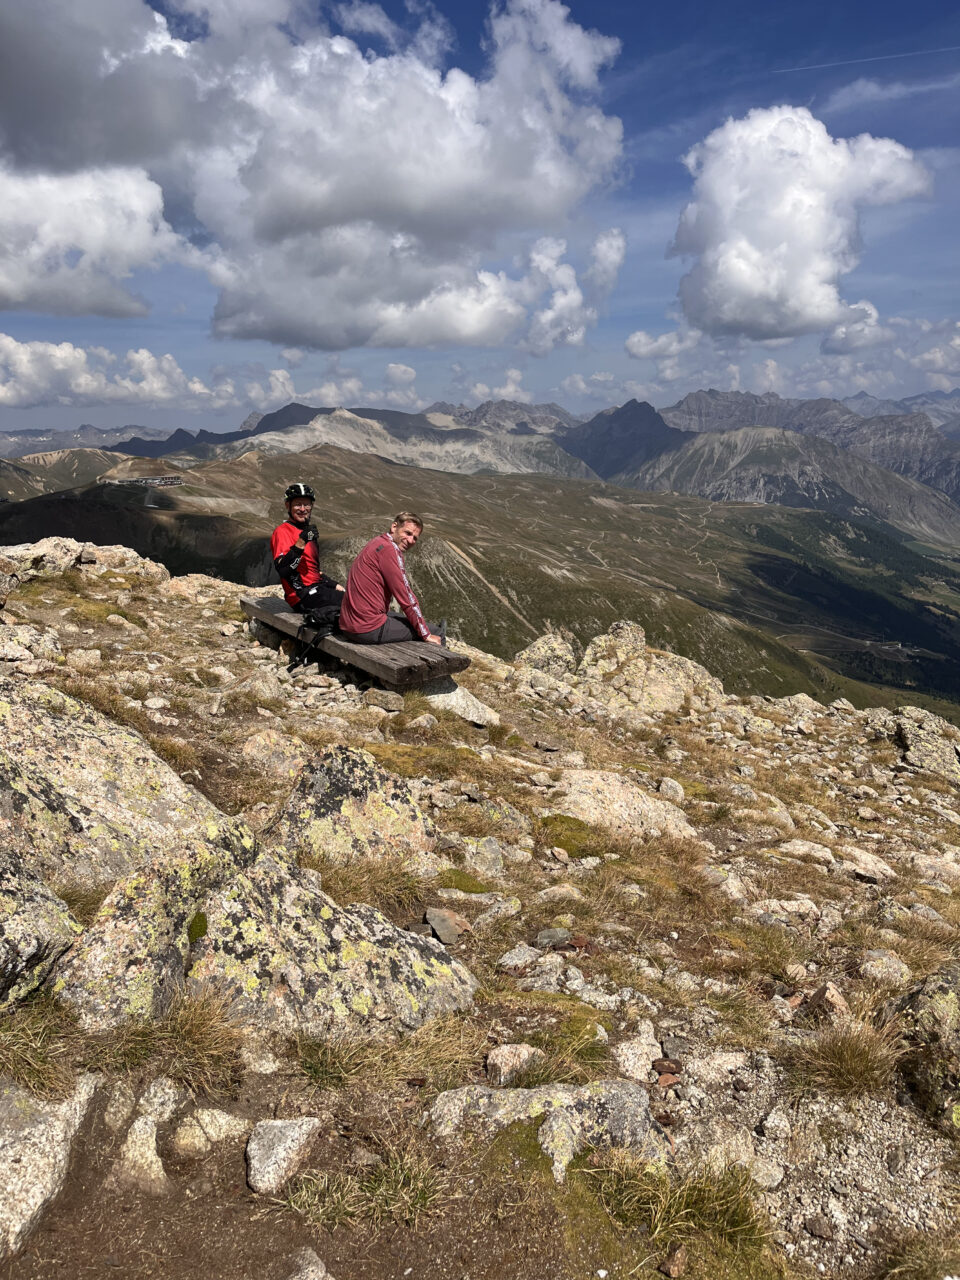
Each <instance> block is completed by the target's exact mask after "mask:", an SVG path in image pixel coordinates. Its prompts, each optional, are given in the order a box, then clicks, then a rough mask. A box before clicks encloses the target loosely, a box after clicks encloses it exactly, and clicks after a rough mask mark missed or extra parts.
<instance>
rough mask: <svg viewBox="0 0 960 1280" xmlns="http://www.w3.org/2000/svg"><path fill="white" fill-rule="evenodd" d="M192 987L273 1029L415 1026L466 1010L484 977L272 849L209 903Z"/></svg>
mask: <svg viewBox="0 0 960 1280" xmlns="http://www.w3.org/2000/svg"><path fill="white" fill-rule="evenodd" d="M204 915H205V917H206V926H207V928H206V933H205V935H204V936H203V937H202V938H200V939H199V941H198V942H197V943H196V944H195V946H194V949H193V955H194V962H193V964H192V966H191V969H190V974H189V979H188V989H189V990H190V991H192V992H202V991H205V990H208V989H210V988H212V989H214V990H217V991H224V992H226V993H227V994H228V995H229V996H231V997H232V1000H233V1006H234V1010H235V1012H236V1015H237V1017H238V1018H239V1019H240V1020H241V1021H243V1022H244V1023H246V1024H247V1025H252V1026H255V1027H258V1028H262V1029H264V1030H269V1031H282V1032H291V1031H303V1032H305V1033H306V1034H308V1035H322V1034H326V1033H329V1032H330V1031H333V1030H343V1031H348V1032H364V1033H369V1032H374V1031H379V1030H382V1031H408V1030H412V1029H414V1028H416V1027H419V1026H420V1025H421V1024H422V1023H424V1022H426V1021H427V1020H428V1019H429V1018H431V1017H435V1016H436V1015H437V1014H441V1013H447V1012H450V1011H452V1010H460V1009H465V1008H467V1007H468V1006H469V1005H470V1003H471V1000H472V995H473V991H474V988H475V986H476V981H475V979H474V978H473V976H472V975H471V974H470V973H469V972H468V970H467V969H465V968H464V967H463V965H461V964H458V963H457V962H456V961H454V960H452V959H451V957H450V956H449V955H448V954H447V952H446V951H445V950H444V949H443V947H442V946H441V945H440V943H439V942H435V941H434V940H433V939H431V938H427V937H423V936H421V935H419V934H413V933H406V932H404V931H403V930H401V929H397V928H396V927H395V926H394V925H392V924H391V923H390V921H389V920H387V919H386V917H385V916H383V915H381V913H380V912H379V911H375V910H374V909H373V907H368V906H364V905H363V904H361V903H357V904H354V905H353V906H351V907H340V906H338V905H337V904H336V903H335V902H334V901H333V899H332V898H329V897H327V895H326V894H325V893H324V892H323V890H322V888H321V880H320V876H319V875H318V874H317V873H316V872H315V871H310V870H307V869H305V868H301V867H297V866H295V865H293V864H291V863H286V862H282V861H280V860H279V859H278V858H276V857H273V856H270V855H263V856H261V857H260V858H259V859H258V860H257V862H256V864H255V865H254V866H253V867H251V868H250V870H249V871H247V872H244V873H242V874H240V875H238V876H237V877H236V878H235V879H234V880H233V881H232V882H231V883H230V884H228V885H226V886H225V887H224V888H222V889H220V890H219V891H218V892H217V893H216V894H214V895H213V896H212V897H211V898H210V899H208V901H207V902H206V903H205V904H204Z"/></svg>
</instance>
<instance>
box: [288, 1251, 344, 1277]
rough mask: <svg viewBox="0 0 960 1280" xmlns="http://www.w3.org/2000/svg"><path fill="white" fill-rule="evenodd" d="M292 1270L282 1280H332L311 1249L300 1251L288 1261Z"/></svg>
mask: <svg viewBox="0 0 960 1280" xmlns="http://www.w3.org/2000/svg"><path fill="white" fill-rule="evenodd" d="M290 1263H291V1265H292V1267H293V1270H292V1271H290V1272H289V1273H288V1274H287V1275H286V1276H285V1277H284V1280H334V1278H333V1276H332V1275H331V1274H330V1272H329V1271H328V1270H327V1268H326V1267H325V1266H324V1265H323V1263H322V1262H321V1261H320V1259H319V1257H318V1256H317V1255H316V1254H315V1253H314V1251H313V1250H312V1249H300V1250H299V1251H298V1252H297V1253H295V1254H294V1255H293V1257H292V1258H291V1259H290Z"/></svg>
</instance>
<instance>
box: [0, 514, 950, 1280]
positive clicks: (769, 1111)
mask: <svg viewBox="0 0 960 1280" xmlns="http://www.w3.org/2000/svg"><path fill="white" fill-rule="evenodd" d="M908 565H909V561H904V565H903V569H904V570H905V569H906V568H907V567H908ZM251 590H252V591H254V593H256V592H257V591H258V590H259V591H263V590H269V589H263V588H261V589H256V588H251V587H249V586H245V585H242V584H240V583H235V582H231V581H229V580H227V579H224V578H215V577H210V576H206V575H202V574H194V575H189V576H171V575H170V574H169V573H168V571H167V570H166V569H165V568H164V567H163V566H162V565H160V564H158V563H156V562H153V561H150V560H145V559H143V558H141V557H140V556H139V555H137V554H136V552H134V551H132V550H128V549H126V548H124V547H122V546H118V545H110V546H105V547H96V546H92V545H90V544H87V545H84V544H82V543H80V542H77V541H72V540H67V539H59V538H55V537H52V538H48V539H46V540H45V541H42V542H40V543H36V544H32V545H29V546H26V547H23V548H7V549H6V551H5V552H0V604H2V608H0V716H2V719H3V725H4V733H3V735H2V738H0V774H2V778H3V783H4V795H5V796H6V797H7V799H5V800H4V801H3V802H2V803H0V834H2V836H3V840H2V841H0V1277H2V1280H53V1278H54V1277H57V1280H59V1278H60V1277H62V1276H63V1275H64V1274H75V1275H78V1276H83V1275H97V1274H103V1273H104V1269H105V1268H109V1270H110V1274H114V1273H115V1274H117V1275H119V1276H122V1277H124V1280H127V1278H129V1280H133V1278H134V1277H140V1276H142V1275H146V1274H162V1275H163V1276H164V1277H165V1278H170V1280H186V1277H187V1276H188V1275H196V1274H198V1273H203V1274H208V1275H212V1276H223V1277H227V1276H230V1277H234V1276H246V1275H256V1276H258V1277H260V1276H262V1277H264V1280H307V1278H308V1277H309V1278H311V1280H313V1278H314V1277H336V1280H361V1278H364V1280H365V1278H367V1277H370V1276H376V1277H378V1280H401V1278H402V1277H403V1276H406V1275H413V1274H422V1275H437V1276H440V1277H448V1278H449V1280H453V1278H454V1277H455V1276H456V1277H461V1276H463V1275H475V1276H481V1275H482V1276H485V1277H491V1278H493V1280H542V1277H543V1276H544V1275H550V1276H556V1277H559V1278H561V1280H586V1277H592V1276H596V1275H598V1274H599V1273H600V1272H605V1273H606V1274H607V1275H608V1276H626V1275H634V1276H638V1277H641V1280H642V1278H643V1277H649V1280H655V1277H657V1276H658V1275H661V1274H675V1275H684V1276H688V1277H690V1280H741V1278H742V1277H744V1276H748V1277H756V1278H757V1280H767V1278H769V1280H773V1278H774V1277H776V1278H778V1280H806V1278H807V1277H808V1276H809V1275H811V1274H820V1275H825V1276H828V1277H835V1278H836V1280H894V1278H895V1277H904V1276H915V1277H943V1276H946V1275H950V1274H953V1273H955V1272H956V1271H957V1269H958V1267H960V1238H958V1235H957V1229H956V1223H957V1216H956V1215H957V1194H958V1186H957V1169H958V1163H960V1019H958V1018H957V1016H956V1011H957V1008H958V1000H960V848H958V846H957V844H956V843H955V841H956V832H957V829H958V827H960V763H958V760H960V754H958V748H960V730H958V729H956V728H955V727H953V726H952V725H951V724H949V723H948V722H947V721H945V720H942V719H940V718H938V717H937V716H935V715H933V714H931V713H930V712H929V711H927V710H924V709H922V708H919V707H916V706H911V705H906V706H900V707H897V708H895V709H888V708H886V707H883V706H879V705H872V706H867V707H865V708H863V709H860V710H858V709H856V708H855V707H854V706H853V705H852V703H850V702H849V701H847V700H845V699H842V698H832V699H827V698H826V697H824V698H822V699H821V700H816V699H814V698H811V697H809V696H807V695H803V694H799V695H798V694H794V695H792V696H787V697H770V696H766V697H765V696H761V695H752V696H748V697H740V696H738V695H736V694H733V693H731V692H730V691H729V690H727V689H725V688H724V686H723V684H722V683H721V681H719V680H718V679H717V677H716V673H715V672H713V671H710V670H709V669H707V668H706V667H704V666H701V665H699V664H698V663H696V662H693V661H691V660H690V659H688V658H684V657H682V656H680V655H679V654H677V653H675V652H670V651H669V650H667V649H664V648H661V647H660V646H658V645H656V644H654V643H653V642H652V640H651V637H650V636H649V635H648V634H645V632H644V630H643V628H641V627H640V626H639V625H637V623H636V622H631V621H625V620H623V621H616V622H614V623H613V624H612V625H609V626H607V627H605V628H604V629H603V631H602V632H601V633H599V634H597V635H595V636H593V637H586V638H583V639H578V638H577V637H575V636H573V635H572V634H570V633H561V632H559V631H551V632H548V633H546V634H544V635H541V636H539V637H537V638H536V639H535V640H533V641H532V642H531V643H529V644H527V645H525V647H524V648H523V650H522V651H521V652H519V653H517V654H515V655H513V656H512V657H511V659H510V660H504V659H503V658H501V657H498V656H497V655H495V654H492V653H489V652H485V651H483V650H482V649H478V648H476V647H472V646H469V645H466V644H464V643H463V642H461V641H455V642H453V643H454V644H455V645H456V647H457V648H458V649H459V650H460V651H461V652H463V653H464V654H465V655H466V656H468V657H469V658H470V660H471V661H470V666H469V668H468V669H467V670H466V671H465V672H464V673H463V674H462V675H461V676H459V677H458V681H459V683H460V686H461V687H460V689H459V691H458V696H457V697H456V698H455V699H453V700H451V698H450V694H449V693H447V692H438V691H436V690H433V689H431V688H430V687H427V688H425V689H423V690H422V691H415V692H409V693H406V694H404V695H401V694H398V693H396V692H394V691H391V690H389V689H386V688H382V687H378V686H376V685H375V684H374V683H372V682H371V681H370V680H369V679H367V678H366V677H364V676H363V674H362V672H359V671H357V670H356V669H352V668H350V667H345V666H343V665H341V664H339V663H337V662H335V661H334V660H332V659H328V658H322V659H321V661H320V662H319V663H318V662H316V661H314V662H311V663H309V664H308V665H306V666H301V667H299V668H297V670H296V671H295V672H293V673H291V672H289V671H288V670H287V666H288V662H289V659H290V657H291V656H292V655H293V654H294V653H295V652H296V648H297V646H296V642H295V641H292V640H289V639H283V638H281V637H280V635H279V634H278V633H276V632H272V631H271V630H270V629H269V628H266V627H264V626H263V625H262V624H250V623H249V622H248V621H247V620H246V617H245V614H244V612H243V609H242V605H241V601H242V599H243V598H244V596H245V595H249V594H250V592H251Z"/></svg>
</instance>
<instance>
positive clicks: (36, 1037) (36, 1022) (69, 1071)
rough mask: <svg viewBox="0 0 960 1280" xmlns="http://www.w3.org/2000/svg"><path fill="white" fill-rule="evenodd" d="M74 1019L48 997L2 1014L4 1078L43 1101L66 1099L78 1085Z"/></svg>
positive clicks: (0, 1032) (0, 1071) (0, 1057)
mask: <svg viewBox="0 0 960 1280" xmlns="http://www.w3.org/2000/svg"><path fill="white" fill-rule="evenodd" d="M77 1034H78V1032H77V1027H76V1023H75V1021H74V1019H73V1018H72V1017H71V1015H70V1013H69V1011H68V1010H67V1009H66V1008H64V1006H62V1005H59V1004H57V1003H56V1002H55V1001H53V1000H51V999H50V998H49V997H48V996H38V997H34V998H33V999H30V1000H27V1001H25V1002H24V1003H23V1004H21V1005H18V1006H17V1007H16V1008H15V1009H9V1010H6V1011H5V1012H3V1013H2V1014H0V1077H2V1076H6V1077H7V1078H8V1079H10V1080H12V1081H13V1082H14V1084H16V1085H19V1086H20V1087H21V1088H22V1089H28V1090H29V1091H30V1092H31V1093H34V1094H36V1095H37V1096H38V1097H41V1098H64V1097H66V1096H67V1094H68V1093H70V1092H71V1090H72V1088H73V1083H74V1073H73V1067H72V1065H71V1061H72V1059H71V1049H72V1047H73V1043H72V1042H73V1038H74V1037H75V1036H76V1035H77Z"/></svg>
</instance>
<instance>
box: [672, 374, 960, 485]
mask: <svg viewBox="0 0 960 1280" xmlns="http://www.w3.org/2000/svg"><path fill="white" fill-rule="evenodd" d="M947 403H951V404H952V402H947ZM663 417H664V419H665V420H666V421H667V422H668V423H669V424H670V426H672V427H676V428H678V429H679V430H682V431H730V430H738V429H740V428H741V427H746V426H757V427H779V428H781V429H782V430H785V431H797V432H800V433H802V434H804V435H811V436H819V437H821V438H822V439H824V440H829V441H830V442H831V443H832V444H835V445H837V446H839V447H840V448H841V449H847V450H849V451H850V452H851V453H855V454H858V455H859V456H860V457H863V458H866V459H868V460H869V461H871V462H873V463H875V464H876V465H878V466H881V467H886V468H887V469H888V470H890V471H894V472H896V473H897V474H898V475H902V476H907V477H909V478H910V479H912V480H919V481H920V483H921V484H926V485H929V486H930V487H931V488H934V489H939V490H941V492H943V493H945V494H947V496H948V497H949V498H951V499H953V500H956V499H957V498H958V497H960V445H958V444H957V443H956V441H954V440H953V439H951V438H949V437H948V436H947V435H946V434H944V433H943V432H942V431H939V430H938V429H937V427H936V426H935V425H934V423H933V421H931V419H930V417H929V416H928V415H927V414H926V413H925V412H910V413H902V412H901V413H898V414H893V415H891V414H886V413H885V414H881V415H878V416H875V417H874V416H871V417H863V416H862V415H861V414H860V413H858V412H856V411H854V410H851V409H850V408H849V407H848V406H847V404H846V403H845V402H842V401H839V400H828V399H821V400H796V399H794V400H791V399H784V398H781V397H780V396H778V395H777V394H776V392H773V391H768V392H767V393H766V394H764V395H759V396H758V395H754V394H753V393H752V392H747V391H716V390H712V389H711V390H710V391H695V392H692V393H691V394H690V395H688V396H684V398H683V399H682V400H679V401H678V402H677V403H676V404H675V405H671V406H670V407H669V408H668V409H664V410H663Z"/></svg>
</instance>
